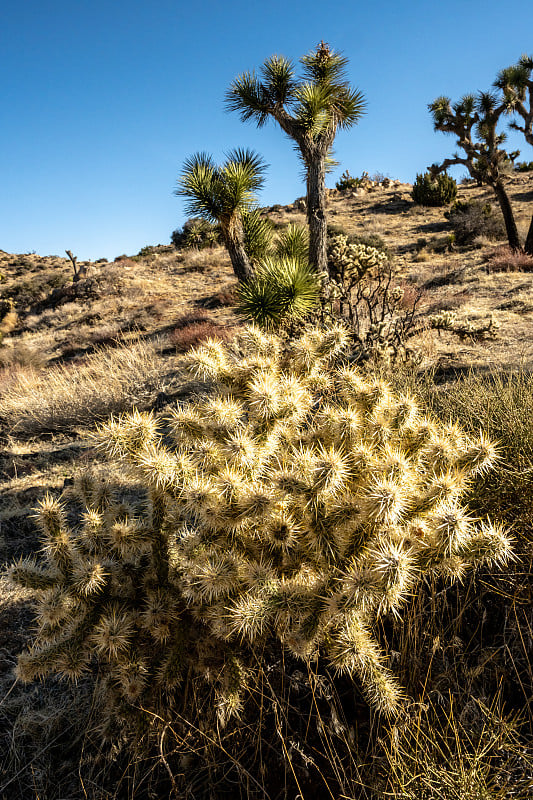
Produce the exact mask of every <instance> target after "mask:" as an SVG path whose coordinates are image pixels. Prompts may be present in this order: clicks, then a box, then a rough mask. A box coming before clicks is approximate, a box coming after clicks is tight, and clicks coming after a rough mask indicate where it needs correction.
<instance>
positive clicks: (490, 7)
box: [0, 0, 533, 259]
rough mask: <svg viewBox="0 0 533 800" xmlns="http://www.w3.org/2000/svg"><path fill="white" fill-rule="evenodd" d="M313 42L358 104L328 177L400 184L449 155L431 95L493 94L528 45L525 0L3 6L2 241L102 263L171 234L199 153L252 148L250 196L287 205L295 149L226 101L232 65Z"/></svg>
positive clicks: (293, 51) (532, 48)
mask: <svg viewBox="0 0 533 800" xmlns="http://www.w3.org/2000/svg"><path fill="white" fill-rule="evenodd" d="M320 39H324V40H325V41H327V42H328V43H329V44H330V45H331V46H332V47H334V48H335V49H337V50H342V51H343V52H344V54H345V55H346V56H347V57H348V58H349V60H350V64H349V77H350V80H351V82H352V84H353V85H355V86H357V87H359V88H360V89H361V90H362V91H363V92H364V93H365V95H366V97H367V101H368V110H367V114H366V115H365V116H364V117H363V118H362V120H361V121H360V123H359V124H358V125H357V126H356V127H355V128H352V129H351V130H350V131H347V132H343V133H341V134H340V135H339V136H338V139H337V143H336V155H337V159H338V160H339V161H340V162H341V165H340V167H339V169H338V170H337V173H336V174H337V175H338V174H340V172H342V171H343V170H344V169H346V168H348V169H349V170H350V172H351V174H352V175H357V174H360V173H361V171H362V170H367V171H368V172H370V173H372V172H375V171H380V172H383V173H385V174H389V175H391V176H392V177H398V178H401V179H402V180H405V181H412V180H413V179H414V176H415V174H416V172H417V171H422V170H423V169H424V168H425V167H426V166H427V165H428V164H430V163H431V162H433V161H435V160H437V159H439V158H441V157H444V156H446V155H449V154H450V153H451V151H452V148H453V142H452V139H451V138H450V139H449V138H448V137H445V136H444V135H443V134H437V133H434V132H433V130H432V125H431V121H430V118H429V115H428V112H427V109H426V106H427V103H428V102H430V101H431V100H432V99H434V98H435V97H436V96H437V95H440V94H447V95H450V96H451V97H452V98H454V99H456V98H458V97H459V96H460V95H462V94H464V93H466V92H467V91H476V90H478V89H488V88H489V87H490V85H491V83H492V81H493V80H494V77H495V74H496V72H497V71H498V70H499V69H501V68H502V67H505V66H507V65H509V64H512V63H515V62H516V60H517V59H518V58H519V56H520V55H521V54H522V53H523V52H529V53H531V52H533V3H532V2H531V0H515V1H514V2H513V3H497V2H495V0H445V1H444V2H441V3H438V2H437V3H433V2H429V1H426V0H424V2H422V0H403V2H402V1H401V0H374V1H373V2H368V0H365V1H364V2H362V1H361V0H347V1H346V2H344V1H342V2H340V1H337V2H336V1H335V0H332V2H330V3H326V2H318V0H306V1H305V2H302V0H267V1H266V2H265V1H263V2H260V3H254V2H253V0H237V1H236V2H231V1H230V2H227V1H226V2H222V0H218V1H217V0H187V2H184V1H183V0H151V2H148V0H127V1H126V0H68V2H67V0H26V1H25V2H13V0H11V1H10V0H4V3H3V6H2V12H1V15H0V58H1V59H2V62H3V63H2V70H1V73H0V75H1V77H0V83H1V105H0V109H1V112H0V113H1V124H0V180H1V184H0V186H1V190H0V191H1V196H0V248H1V249H3V250H7V251H8V252H28V251H32V250H35V251H36V252H37V253H40V254H42V255H47V254H52V253H54V254H62V253H63V252H64V250H65V249H66V248H68V249H71V250H73V251H74V253H76V254H77V255H78V256H79V257H80V258H82V259H87V258H91V259H96V258H100V257H107V258H109V259H112V258H114V257H115V256H116V255H118V254H120V253H123V252H125V253H128V254H131V253H135V252H137V251H138V250H139V249H140V248H141V247H143V246H144V245H147V244H157V243H167V242H168V241H169V237H170V233H171V231H172V230H173V229H174V228H176V227H178V226H179V225H180V224H182V223H183V221H184V219H185V215H184V210H183V201H182V200H181V199H179V198H176V197H174V196H173V194H172V192H173V188H174V184H175V179H176V176H177V174H178V172H179V170H180V167H181V164H182V162H183V160H184V159H185V158H186V157H187V156H189V155H191V154H192V153H194V152H195V151H197V150H205V151H208V152H210V153H212V154H213V155H214V156H215V158H216V159H218V160H220V159H222V158H223V154H224V152H225V151H227V150H228V149H230V148H233V147H238V146H249V147H252V148H254V149H255V150H257V151H258V152H260V153H261V154H262V155H263V156H264V158H265V159H266V161H267V162H268V163H269V164H270V167H269V170H268V173H267V180H266V186H265V189H264V191H263V194H262V196H261V203H262V204H264V205H267V204H272V203H276V202H279V203H288V202H292V201H293V200H294V199H295V198H296V197H298V196H300V195H301V194H303V192H304V187H303V183H302V179H301V169H300V166H299V163H298V160H297V158H296V155H295V153H294V152H293V150H292V147H291V143H290V142H289V141H288V140H287V139H286V138H285V137H284V136H283V135H282V133H281V132H280V131H279V129H277V128H276V126H275V125H274V123H270V124H269V125H268V126H267V127H266V128H263V129H261V130H257V129H256V128H255V127H254V126H253V124H251V123H248V124H246V125H245V124H243V123H241V122H240V120H239V117H238V115H237V114H228V113H226V112H225V111H224V108H223V97H224V92H225V90H226V88H227V87H228V85H229V83H230V82H231V80H232V79H233V78H234V77H235V76H236V75H237V74H238V73H240V72H242V71H244V70H247V69H252V68H254V67H258V66H259V65H260V64H261V63H262V61H263V60H264V59H265V58H266V57H268V56H270V55H272V54H273V53H283V54H284V55H286V56H288V57H290V58H293V59H295V60H296V59H297V58H298V57H299V56H301V55H302V54H303V53H306V52H308V51H309V50H311V49H312V48H313V47H314V46H315V45H316V44H317V43H318V42H319V41H320ZM518 146H519V147H520V148H521V150H522V154H523V158H526V159H527V160H531V159H532V158H533V151H532V150H531V148H528V145H527V144H526V143H525V141H523V140H521V141H520V144H519V145H518ZM335 178H336V175H335V174H334V175H332V176H330V178H329V184H330V185H334V182H335Z"/></svg>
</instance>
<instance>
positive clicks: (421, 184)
mask: <svg viewBox="0 0 533 800" xmlns="http://www.w3.org/2000/svg"><path fill="white" fill-rule="evenodd" d="M412 194H413V200H414V201H415V203H417V204H418V205H421V206H446V205H448V204H449V203H451V202H453V201H454V200H455V198H456V197H457V183H456V182H455V180H454V179H453V178H452V177H451V176H450V175H447V174H446V172H441V173H440V174H439V175H437V176H436V177H434V176H433V175H431V173H429V172H425V173H424V174H418V175H417V176H416V180H415V182H414V184H413V193H412Z"/></svg>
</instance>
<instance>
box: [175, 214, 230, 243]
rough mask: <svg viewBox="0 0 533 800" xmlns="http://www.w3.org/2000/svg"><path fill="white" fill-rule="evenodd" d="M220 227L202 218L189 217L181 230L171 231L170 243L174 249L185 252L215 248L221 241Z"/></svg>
mask: <svg viewBox="0 0 533 800" xmlns="http://www.w3.org/2000/svg"><path fill="white" fill-rule="evenodd" d="M221 236H222V234H221V231H220V226H219V225H215V224H212V223H211V222H208V221H207V220H205V219H203V218H202V217H190V219H188V220H186V221H185V223H184V225H183V227H182V228H176V230H174V231H172V234H171V237H170V241H171V242H172V244H173V245H174V247H180V248H184V249H186V250H190V249H196V250H203V249H204V248H205V247H215V245H217V244H219V243H220V241H221Z"/></svg>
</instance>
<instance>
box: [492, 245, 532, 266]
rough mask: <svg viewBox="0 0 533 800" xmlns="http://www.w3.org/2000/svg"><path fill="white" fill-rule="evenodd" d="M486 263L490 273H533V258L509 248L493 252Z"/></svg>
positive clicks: (500, 248)
mask: <svg viewBox="0 0 533 800" xmlns="http://www.w3.org/2000/svg"><path fill="white" fill-rule="evenodd" d="M486 261H487V271H488V272H533V256H530V255H528V254H527V253H520V252H518V251H516V250H511V248H510V247H507V246H503V247H498V248H497V249H496V250H493V251H492V253H489V255H488V257H487V259H486Z"/></svg>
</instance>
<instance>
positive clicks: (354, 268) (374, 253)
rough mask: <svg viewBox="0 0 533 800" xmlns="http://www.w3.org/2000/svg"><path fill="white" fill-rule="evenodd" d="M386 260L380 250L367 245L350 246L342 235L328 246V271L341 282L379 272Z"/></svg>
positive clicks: (333, 239) (385, 255)
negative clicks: (370, 272) (371, 272)
mask: <svg viewBox="0 0 533 800" xmlns="http://www.w3.org/2000/svg"><path fill="white" fill-rule="evenodd" d="M387 260H388V257H387V254H386V253H384V252H383V251H382V250H379V249H378V248H376V247H371V246H370V245H367V244H359V243H355V244H351V243H350V242H349V240H348V237H347V236H345V235H344V234H339V235H337V236H334V237H332V239H331V241H330V243H329V246H328V262H329V265H330V270H331V271H332V272H334V273H335V274H336V275H337V276H338V278H339V279H340V280H341V281H345V280H346V279H348V278H349V277H350V278H352V277H355V278H356V279H357V280H360V279H361V278H362V277H363V276H364V275H366V273H367V272H369V271H370V270H379V269H380V267H382V266H383V265H384V264H385V263H386V262H387Z"/></svg>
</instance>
